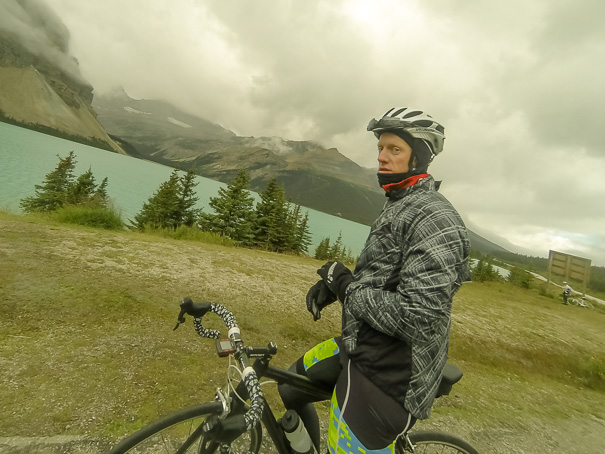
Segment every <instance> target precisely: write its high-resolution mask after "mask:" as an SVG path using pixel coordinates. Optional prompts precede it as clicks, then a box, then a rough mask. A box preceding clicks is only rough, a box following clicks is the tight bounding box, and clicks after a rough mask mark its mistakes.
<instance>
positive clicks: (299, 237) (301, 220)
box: [293, 205, 311, 254]
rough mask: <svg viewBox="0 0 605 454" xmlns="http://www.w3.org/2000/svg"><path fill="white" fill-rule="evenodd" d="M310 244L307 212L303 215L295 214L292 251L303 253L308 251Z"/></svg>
mask: <svg viewBox="0 0 605 454" xmlns="http://www.w3.org/2000/svg"><path fill="white" fill-rule="evenodd" d="M297 207H298V211H297V213H298V212H299V211H300V205H297ZM310 244H311V234H310V232H309V212H306V213H305V215H304V216H302V217H301V216H300V215H299V214H297V225H296V232H295V243H294V249H293V250H294V252H296V253H298V254H304V253H307V252H309V245H310Z"/></svg>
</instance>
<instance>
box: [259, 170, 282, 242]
mask: <svg viewBox="0 0 605 454" xmlns="http://www.w3.org/2000/svg"><path fill="white" fill-rule="evenodd" d="M260 198H261V200H260V202H259V203H258V204H257V205H256V224H255V231H254V241H255V243H256V244H257V245H258V246H260V247H262V248H265V249H268V250H270V251H277V252H283V251H285V250H287V247H288V204H287V202H286V196H285V192H284V188H283V186H280V185H278V184H277V178H272V179H271V180H270V181H269V183H268V184H267V188H266V189H265V190H264V191H263V192H261V193H260Z"/></svg>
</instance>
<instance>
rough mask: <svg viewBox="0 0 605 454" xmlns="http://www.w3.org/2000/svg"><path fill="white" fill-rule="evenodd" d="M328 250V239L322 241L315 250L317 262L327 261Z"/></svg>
mask: <svg viewBox="0 0 605 454" xmlns="http://www.w3.org/2000/svg"><path fill="white" fill-rule="evenodd" d="M329 250H330V238H324V239H322V240H321V241H320V242H319V244H318V245H317V247H316V248H315V258H316V259H317V260H328V257H329V256H328V251H329Z"/></svg>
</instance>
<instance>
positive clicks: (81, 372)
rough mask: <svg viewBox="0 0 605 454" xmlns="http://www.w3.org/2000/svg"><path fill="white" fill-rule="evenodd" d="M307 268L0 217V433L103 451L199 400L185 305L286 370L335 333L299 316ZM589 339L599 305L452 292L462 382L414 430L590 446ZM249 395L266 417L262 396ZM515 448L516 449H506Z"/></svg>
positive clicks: (199, 363)
mask: <svg viewBox="0 0 605 454" xmlns="http://www.w3.org/2000/svg"><path fill="white" fill-rule="evenodd" d="M320 265H321V263H320V262H318V261H316V260H313V259H311V258H306V257H295V256H285V255H279V254H273V253H269V252H263V251H255V250H250V249H243V248H234V247H224V246H223V245H220V244H207V243H200V242H199V241H194V240H175V239H173V238H167V237H163V236H160V235H148V234H141V233H134V232H129V231H105V230H98V229H92V228H87V227H82V226H68V225H64V224H59V223H56V222H50V221H49V220H48V218H44V217H37V216H27V217H20V216H15V215H10V214H6V213H0V433H2V434H3V436H51V435H57V434H66V435H86V436H90V437H101V438H103V437H106V438H110V439H115V438H116V437H119V436H122V435H123V434H125V433H129V432H131V431H133V430H135V429H137V428H139V427H141V426H142V425H144V424H146V423H148V422H150V421H152V420H154V419H156V418H157V417H159V416H160V415H164V414H166V413H168V412H171V411H174V410H176V409H178V408H181V407H183V406H186V405H190V404H193V403H197V402H203V401H206V400H209V399H211V398H212V397H213V395H214V390H215V388H216V387H218V386H221V385H222V384H223V383H224V381H225V372H226V362H225V360H223V359H219V358H217V357H216V354H215V352H214V344H213V342H212V341H209V340H204V339H201V338H199V337H198V336H197V335H196V334H195V332H194V331H193V329H192V324H191V321H190V320H189V321H187V322H186V324H185V325H183V326H182V327H181V328H179V329H178V330H177V331H172V328H173V327H174V325H175V322H176V316H177V314H178V303H179V301H180V300H181V299H182V298H183V297H185V296H191V297H193V298H194V299H196V300H208V301H217V302H222V303H224V304H225V305H227V306H228V307H229V308H230V309H231V310H232V311H233V312H234V314H235V315H236V317H237V319H238V322H239V324H240V326H241V328H242V333H243V336H244V337H245V339H246V340H247V341H248V342H250V343H252V344H256V345H265V344H266V343H267V342H268V341H270V340H272V341H275V342H276V343H277V345H278V347H279V353H278V355H277V357H276V358H275V360H274V362H275V364H276V365H279V366H283V367H287V366H289V364H291V363H292V362H293V361H294V360H295V359H296V358H297V357H298V356H299V355H300V354H302V353H303V352H304V351H305V350H306V349H308V348H309V347H311V346H313V345H314V344H315V343H317V342H319V341H321V340H324V339H326V338H328V337H331V336H333V335H335V334H338V332H339V323H340V308H339V307H338V305H332V306H330V307H328V308H326V310H325V311H324V314H323V315H322V318H321V320H320V321H319V322H317V323H313V322H312V318H311V316H310V315H309V314H308V313H307V312H306V309H305V303H304V296H305V294H306V291H307V289H308V288H309V286H310V285H312V284H313V283H314V282H315V280H316V278H317V276H316V274H315V271H316V269H317V268H318V267H319V266H320ZM207 324H208V326H209V327H214V328H221V326H220V324H219V322H218V320H217V319H216V318H214V319H209V320H208V321H207ZM604 327H605V313H604V312H603V309H602V308H600V307H599V308H598V309H597V310H594V311H588V310H585V309H582V308H578V307H569V306H564V305H562V304H560V301H558V300H557V299H553V298H549V297H546V296H543V295H540V292H539V289H538V288H535V287H534V288H533V289H530V290H523V289H520V288H517V287H514V286H512V285H510V284H507V283H487V284H479V283H470V284H465V285H464V286H463V287H462V289H461V290H460V292H459V293H458V294H457V296H456V298H455V301H454V307H453V315H452V331H451V344H450V360H451V361H452V362H454V363H456V364H457V365H459V366H460V367H461V368H462V370H463V371H464V374H465V375H464V378H463V379H462V380H461V382H460V383H459V384H457V385H455V386H454V390H453V392H452V394H451V395H450V396H446V397H443V398H440V399H438V400H437V402H436V404H435V406H434V408H433V414H432V417H431V419H430V420H428V421H425V422H421V423H419V424H418V427H419V428H438V429H440V430H445V431H448V432H452V433H455V434H457V435H459V436H462V437H463V438H467V439H468V440H469V441H471V442H472V443H473V444H475V445H476V446H477V447H478V448H479V449H480V451H483V452H498V453H499V452H532V453H538V452H556V449H562V448H567V447H568V446H571V447H572V448H571V449H566V450H565V449H563V450H564V451H565V452H574V450H573V446H575V444H574V443H575V441H574V440H576V441H577V439H578V438H577V437H580V436H581V440H582V442H581V443H580V446H582V447H583V448H586V447H587V446H588V447H590V446H592V445H590V443H597V444H598V443H601V444H602V440H601V438H600V437H601V436H600V435H599V434H601V433H602V429H603V427H604V424H605V423H604V421H605V331H604ZM264 389H265V390H266V391H267V393H268V398H269V401H270V402H271V403H272V405H276V404H277V403H278V402H277V396H276V391H275V387H274V386H271V385H268V386H266V387H265V388H264ZM276 408H278V409H279V408H280V407H276ZM326 408H327V407H326V406H325V405H322V409H323V410H324V411H325V410H326ZM591 437H592V438H591ZM591 440H592V441H591ZM519 443H523V446H524V447H525V448H524V449H526V451H512V450H511V451H508V450H507V449H508V448H509V447H510V446H518V445H519ZM566 443H567V444H566ZM542 449H543V450H542ZM578 452H595V453H596V452H599V451H598V449H596V448H595V449H594V450H590V449H585V450H584V451H578Z"/></svg>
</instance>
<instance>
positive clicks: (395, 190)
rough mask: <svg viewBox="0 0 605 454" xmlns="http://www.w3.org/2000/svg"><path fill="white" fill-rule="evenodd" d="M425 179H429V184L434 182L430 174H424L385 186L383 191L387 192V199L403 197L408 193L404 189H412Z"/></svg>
mask: <svg viewBox="0 0 605 454" xmlns="http://www.w3.org/2000/svg"><path fill="white" fill-rule="evenodd" d="M425 179H427V182H429V181H434V180H433V177H431V175H429V174H428V173H423V174H420V175H412V176H411V177H408V178H406V179H405V180H403V181H400V182H399V183H392V184H385V185H384V186H383V187H382V189H384V190H385V192H386V194H385V195H386V196H387V197H389V198H391V197H397V198H398V197H399V196H400V195H403V193H404V192H407V191H404V189H406V188H409V187H412V186H414V185H416V184H418V183H419V182H421V181H423V180H425Z"/></svg>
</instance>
